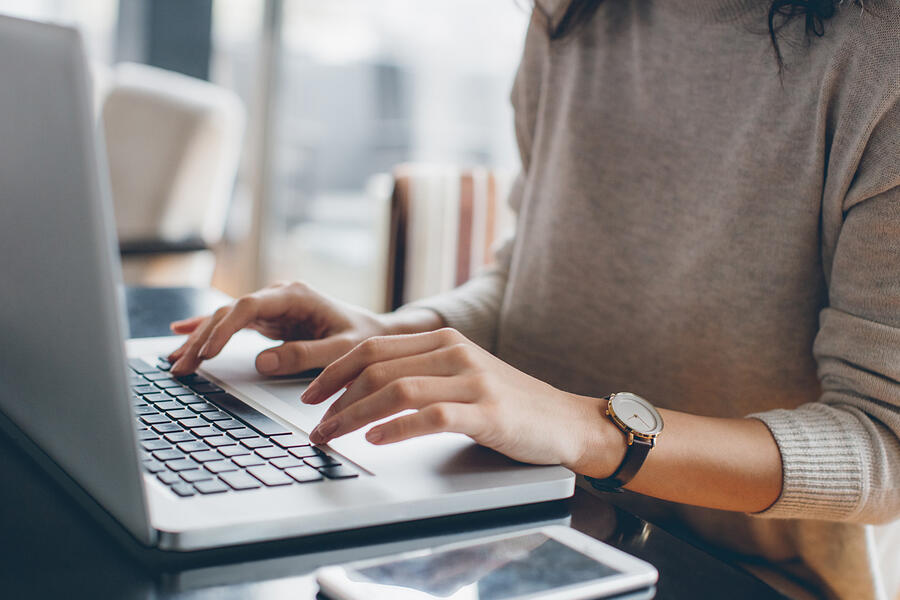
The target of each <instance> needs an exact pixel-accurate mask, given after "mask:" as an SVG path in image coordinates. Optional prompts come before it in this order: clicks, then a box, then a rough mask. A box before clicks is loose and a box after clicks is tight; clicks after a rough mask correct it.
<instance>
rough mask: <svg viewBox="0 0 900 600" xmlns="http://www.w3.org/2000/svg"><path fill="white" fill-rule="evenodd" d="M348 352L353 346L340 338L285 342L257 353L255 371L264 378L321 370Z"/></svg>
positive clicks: (348, 341) (337, 336)
mask: <svg viewBox="0 0 900 600" xmlns="http://www.w3.org/2000/svg"><path fill="white" fill-rule="evenodd" d="M352 348H353V343H352V342H351V341H350V340H349V339H347V338H345V337H343V336H340V335H333V336H330V337H327V338H325V339H322V340H304V341H300V342H285V343H283V344H281V345H280V346H275V347H274V348H269V349H268V350H263V351H262V352H260V353H259V355H258V356H257V357H256V370H257V371H259V372H260V373H264V374H266V375H292V374H294V373H299V372H301V371H306V370H307V369H313V368H316V367H325V366H327V365H329V364H331V363H332V362H334V361H335V360H337V359H338V358H340V357H341V356H343V355H344V354H346V353H347V352H349V351H350V350H351V349H352Z"/></svg>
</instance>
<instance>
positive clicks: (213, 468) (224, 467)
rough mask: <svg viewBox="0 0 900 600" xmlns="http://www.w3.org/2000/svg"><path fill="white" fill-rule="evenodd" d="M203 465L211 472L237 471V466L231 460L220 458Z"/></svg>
mask: <svg viewBox="0 0 900 600" xmlns="http://www.w3.org/2000/svg"><path fill="white" fill-rule="evenodd" d="M203 466H204V467H206V469H207V470H208V471H209V472H210V473H224V472H226V471H237V466H236V465H235V464H234V463H233V462H231V461H230V460H218V461H214V462H208V463H206V464H205V465H203Z"/></svg>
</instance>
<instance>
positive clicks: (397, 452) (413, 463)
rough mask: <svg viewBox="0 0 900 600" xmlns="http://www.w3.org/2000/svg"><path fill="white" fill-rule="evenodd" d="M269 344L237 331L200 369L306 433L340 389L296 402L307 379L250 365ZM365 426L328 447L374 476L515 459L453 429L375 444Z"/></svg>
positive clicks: (472, 468) (481, 468) (470, 468)
mask: <svg viewBox="0 0 900 600" xmlns="http://www.w3.org/2000/svg"><path fill="white" fill-rule="evenodd" d="M274 344H275V343H274V342H272V340H269V339H267V338H264V337H263V336H261V335H259V334H257V333H255V332H241V333H239V334H237V335H236V336H235V337H234V338H233V339H232V341H231V342H229V344H228V345H226V347H225V350H224V351H223V352H222V354H221V355H220V356H218V357H216V358H215V359H213V360H210V361H208V362H207V363H205V364H204V366H203V368H202V369H201V371H202V372H203V373H204V374H206V375H207V376H211V377H212V378H214V379H216V380H218V381H219V382H220V383H221V384H222V385H223V386H224V387H226V388H231V390H232V391H233V392H236V395H238V396H240V398H241V399H242V400H244V401H245V402H247V403H248V404H250V405H252V406H254V407H255V408H257V409H261V410H262V412H266V413H269V414H271V415H275V416H277V417H279V418H281V419H282V420H284V421H287V422H289V423H291V424H292V425H294V426H295V427H298V428H299V429H301V430H303V431H305V432H307V433H309V432H310V431H311V430H312V429H313V427H315V426H316V425H317V424H318V423H319V421H320V420H321V418H322V415H323V414H324V413H325V411H326V410H327V408H328V407H329V406H330V405H331V403H332V402H333V400H334V398H336V397H338V396H339V395H340V393H338V394H335V396H334V397H332V398H329V399H328V400H326V401H325V402H322V403H321V404H317V405H306V404H303V403H302V402H301V401H300V394H301V393H302V392H303V390H305V389H306V386H307V385H308V383H309V380H308V379H298V378H295V377H284V378H273V377H266V376H263V375H261V374H259V373H258V372H257V371H256V368H255V367H254V359H255V356H256V354H258V353H259V352H261V351H262V350H264V349H265V348H269V347H271V346H273V345H274ZM368 429H369V427H368V426H367V427H365V428H363V429H361V430H359V431H356V432H353V433H350V434H347V435H345V436H342V437H340V438H338V439H336V440H334V441H333V442H332V443H331V444H330V446H331V447H332V448H334V449H335V450H336V451H337V452H339V453H341V454H343V455H344V456H346V457H347V458H349V459H350V460H352V461H353V462H355V463H356V464H358V465H359V466H361V467H363V468H365V469H366V470H368V471H370V472H372V473H374V474H377V475H382V474H389V473H391V474H394V473H398V472H402V473H405V474H406V476H407V477H408V476H409V475H411V474H418V475H420V476H427V475H431V476H442V477H446V476H447V475H463V474H465V473H473V474H474V473H480V474H484V473H490V472H496V471H505V470H508V469H509V468H510V467H513V466H514V465H517V464H520V463H517V462H516V461H512V460H510V459H508V458H506V457H504V456H503V455H501V454H499V453H496V452H493V451H491V450H488V449H486V448H482V447H480V446H478V445H476V444H475V443H474V442H472V441H471V440H470V439H469V438H467V437H465V436H462V435H459V434H452V433H446V434H437V435H430V436H425V437H422V438H416V439H413V440H407V441H404V442H400V443H396V444H388V445H386V446H375V445H373V444H370V443H369V442H368V441H367V440H366V439H365V435H364V434H365V431H367V430H368Z"/></svg>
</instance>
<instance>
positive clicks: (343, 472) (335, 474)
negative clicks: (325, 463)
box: [319, 465, 359, 479]
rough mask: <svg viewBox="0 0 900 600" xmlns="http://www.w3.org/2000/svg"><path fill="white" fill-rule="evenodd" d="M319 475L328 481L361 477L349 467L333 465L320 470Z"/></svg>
mask: <svg viewBox="0 0 900 600" xmlns="http://www.w3.org/2000/svg"><path fill="white" fill-rule="evenodd" d="M319 473H321V474H322V475H324V476H325V477H327V478H328V479H350V478H352V477H359V473H357V472H356V471H354V470H353V469H351V468H350V467H348V466H347V465H332V466H330V467H323V468H321V469H319Z"/></svg>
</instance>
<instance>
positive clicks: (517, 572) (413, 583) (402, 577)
mask: <svg viewBox="0 0 900 600" xmlns="http://www.w3.org/2000/svg"><path fill="white" fill-rule="evenodd" d="M618 573H619V571H616V570H615V569H612V568H610V567H608V566H607V565H604V564H603V563H600V562H597V561H596V560H594V559H593V558H591V557H589V556H587V555H585V554H582V553H581V552H578V551H577V550H574V549H572V548H570V547H569V546H566V545H565V544H562V543H560V542H558V541H556V540H554V539H552V538H550V537H547V536H546V535H544V534H543V533H532V534H528V535H524V536H519V537H514V538H507V539H502V540H497V541H493V542H488V543H485V544H478V545H473V546H467V547H465V548H457V549H454V550H447V551H443V552H437V553H435V554H431V555H429V556H422V557H416V558H411V559H407V560H401V561H397V562H391V563H385V564H380V565H376V566H373V567H368V568H365V569H361V570H359V571H357V572H355V573H354V572H350V573H348V576H349V577H350V578H351V579H354V580H357V581H360V580H363V581H368V582H371V583H376V584H380V585H392V586H397V587H403V588H412V589H414V590H418V591H421V592H424V593H426V594H430V595H432V596H436V597H439V598H448V597H452V596H454V595H455V594H457V593H459V592H462V594H460V595H459V596H457V597H465V598H473V599H475V598H477V599H478V600H504V599H506V598H514V597H517V596H523V595H526V594H534V593H537V592H541V591H547V590H552V589H555V588H560V587H565V586H569V585H575V584H579V583H586V582H588V581H595V580H597V579H602V578H604V577H607V576H610V575H616V574H618ZM463 588H466V589H465V590H463Z"/></svg>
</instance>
